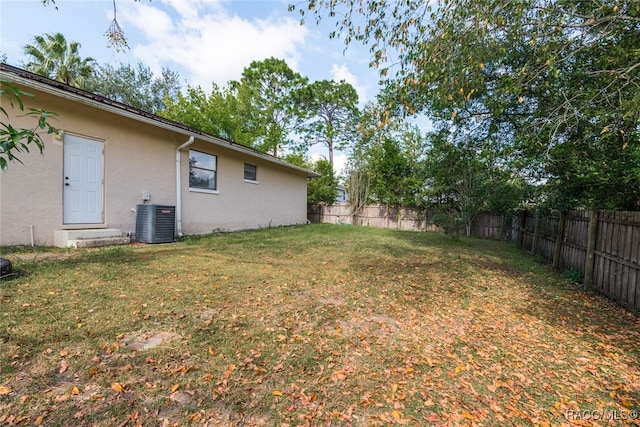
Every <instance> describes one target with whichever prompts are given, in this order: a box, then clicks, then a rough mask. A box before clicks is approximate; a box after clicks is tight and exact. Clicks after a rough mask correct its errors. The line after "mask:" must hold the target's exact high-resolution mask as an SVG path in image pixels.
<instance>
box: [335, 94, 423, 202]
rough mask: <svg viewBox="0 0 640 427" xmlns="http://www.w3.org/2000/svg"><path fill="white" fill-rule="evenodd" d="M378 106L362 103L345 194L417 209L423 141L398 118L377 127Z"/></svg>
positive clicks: (415, 129)
mask: <svg viewBox="0 0 640 427" xmlns="http://www.w3.org/2000/svg"><path fill="white" fill-rule="evenodd" d="M384 117H385V115H384V114H383V113H382V112H381V109H380V107H379V106H377V105H374V104H368V105H366V106H365V108H364V110H363V112H362V114H361V116H360V120H359V124H358V135H359V138H358V139H357V140H356V142H355V144H354V145H353V149H352V152H351V156H350V161H349V172H348V178H347V183H348V186H349V194H350V195H356V197H355V198H353V197H352V201H353V200H354V199H359V200H361V201H362V202H364V201H365V199H366V201H367V202H374V203H382V204H389V205H402V206H406V207H412V208H420V207H423V206H424V204H425V199H424V196H425V179H426V177H425V164H424V158H425V153H426V150H427V146H426V140H425V138H424V137H423V136H422V135H421V133H420V131H419V130H418V129H417V128H416V127H414V126H411V125H409V124H407V123H404V122H403V121H401V119H400V118H397V117H395V116H394V117H392V118H391V120H388V121H387V123H386V125H384V126H381V120H384Z"/></svg>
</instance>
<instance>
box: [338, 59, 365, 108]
mask: <svg viewBox="0 0 640 427" xmlns="http://www.w3.org/2000/svg"><path fill="white" fill-rule="evenodd" d="M329 75H330V76H331V78H332V79H333V80H336V81H340V80H344V81H345V82H347V83H349V84H351V86H353V87H354V89H355V90H356V92H357V93H358V99H359V101H360V103H362V104H364V103H365V102H366V101H367V88H366V87H365V86H362V85H360V84H359V83H358V77H357V76H356V75H355V74H353V73H352V72H351V71H350V70H349V67H348V66H347V65H346V64H342V65H338V64H333V65H332V66H331V71H329Z"/></svg>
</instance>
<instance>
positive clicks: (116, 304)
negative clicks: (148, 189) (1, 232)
mask: <svg viewBox="0 0 640 427" xmlns="http://www.w3.org/2000/svg"><path fill="white" fill-rule="evenodd" d="M3 256H5V257H8V258H10V259H12V261H13V263H14V267H15V269H16V270H17V271H18V273H19V275H18V276H17V277H15V278H13V279H11V280H4V281H2V282H0V425H13V424H18V425H47V426H49V425H62V426H68V425H96V426H118V425H121V426H124V425H130V426H134V425H149V426H155V425H185V424H192V425H211V426H214V425H243V426H250V425H267V426H286V425H290V426H295V425H336V426H337V425H353V426H370V425H389V424H393V423H396V424H406V425H434V426H435V425H437V426H440V425H464V424H467V425H559V424H572V423H575V424H580V423H586V424H587V425H592V422H593V421H592V420H590V419H589V417H592V416H596V417H598V416H599V415H604V416H605V417H607V416H609V418H614V417H613V416H615V417H617V419H615V420H611V421H598V423H599V424H600V425H607V424H615V425H621V424H625V423H627V424H631V423H638V421H637V420H631V419H628V418H629V416H631V415H633V414H634V412H633V411H637V410H640V346H639V344H640V322H639V320H638V318H636V317H635V316H633V315H632V314H630V313H628V312H626V311H625V310H623V309H621V308H618V307H616V306H615V305H614V304H613V303H611V302H609V301H607V300H606V299H604V298H602V297H599V296H594V295H588V294H585V293H584V292H581V291H577V290H575V289H572V287H571V284H570V283H569V282H567V281H566V280H563V279H562V278H560V277H558V276H554V275H553V274H551V273H550V272H549V271H548V270H547V269H546V267H544V266H541V265H538V264H536V263H535V262H534V260H532V259H531V258H530V257H528V256H526V255H524V254H523V253H521V252H520V251H519V250H517V249H516V248H515V247H514V246H512V245H507V244H502V243H497V242H492V241H483V240H476V239H473V240H467V239H461V240H458V241H453V240H451V239H450V238H449V237H446V236H442V235H439V234H435V233H417V232H402V231H392V230H381V229H372V228H364V227H348V226H337V225H329V224H314V225H310V226H300V227H288V228H276V229H268V230H260V231H251V232H242V233H234V234H219V235H213V236H208V237H203V238H187V239H185V240H183V241H181V242H179V243H175V244H170V245H139V246H129V247H117V248H108V249H100V250H78V251H64V250H54V249H47V250H42V251H38V252H36V253H35V254H29V253H22V252H18V253H11V252H10V251H8V250H5V252H4V255H3ZM580 411H582V412H580ZM589 411H603V412H600V413H598V412H589ZM581 416H582V418H586V420H585V419H582V420H581V419H579V418H580V417H581Z"/></svg>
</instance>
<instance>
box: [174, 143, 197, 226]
mask: <svg viewBox="0 0 640 427" xmlns="http://www.w3.org/2000/svg"><path fill="white" fill-rule="evenodd" d="M191 144H193V135H191V136H190V137H189V139H188V140H187V142H185V143H184V144H182V145H181V146H179V147H178V148H177V149H176V228H177V234H178V237H182V183H181V179H180V173H181V170H182V169H181V167H180V150H182V149H183V148H185V147H188V146H189V145H191Z"/></svg>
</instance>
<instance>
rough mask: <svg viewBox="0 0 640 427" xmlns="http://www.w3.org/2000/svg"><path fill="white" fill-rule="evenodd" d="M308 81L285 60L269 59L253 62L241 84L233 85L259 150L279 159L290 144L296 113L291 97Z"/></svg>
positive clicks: (232, 83) (246, 69)
mask: <svg viewBox="0 0 640 427" xmlns="http://www.w3.org/2000/svg"><path fill="white" fill-rule="evenodd" d="M306 81H307V79H306V78H303V77H302V76H301V75H300V74H298V73H295V72H294V71H292V70H291V68H289V66H288V65H287V63H286V62H285V61H283V60H281V59H276V58H268V59H265V60H263V61H253V62H252V63H251V64H250V65H249V66H248V67H246V68H245V69H244V71H243V72H242V78H241V79H240V81H239V82H231V84H230V85H231V86H232V87H233V88H234V89H235V91H236V96H237V98H238V100H239V102H240V103H241V104H242V108H241V110H240V111H239V113H240V114H242V115H243V116H244V117H245V119H246V121H247V123H249V124H250V127H251V128H252V133H253V134H254V135H256V136H257V140H256V141H255V142H254V145H255V147H256V148H258V149H260V150H262V151H266V152H270V153H272V154H273V155H274V156H277V155H278V153H279V152H280V151H281V150H282V148H283V147H286V146H288V145H290V144H291V137H290V133H291V132H292V130H293V126H294V111H295V108H294V99H293V96H292V94H293V93H294V92H295V91H296V90H299V89H300V88H301V87H303V86H304V85H305V84H306Z"/></svg>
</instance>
